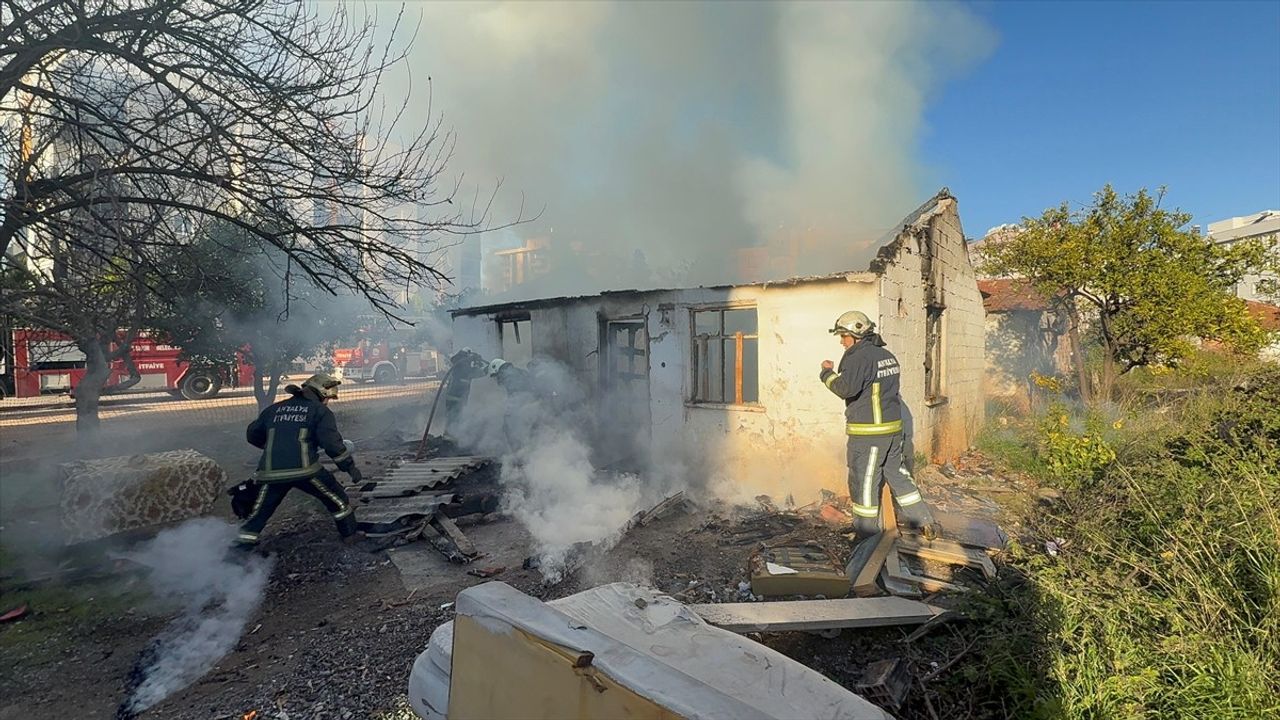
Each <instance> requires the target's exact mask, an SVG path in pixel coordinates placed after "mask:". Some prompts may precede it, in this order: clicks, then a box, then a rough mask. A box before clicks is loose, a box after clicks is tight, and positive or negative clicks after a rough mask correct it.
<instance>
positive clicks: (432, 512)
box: [356, 455, 498, 563]
mask: <svg viewBox="0 0 1280 720" xmlns="http://www.w3.org/2000/svg"><path fill="white" fill-rule="evenodd" d="M492 461H493V460H492V458H488V457H480V456H472V455H466V456H460V457H439V458H431V459H430V460H424V461H420V462H404V463H401V464H400V465H398V466H396V467H394V468H392V469H391V471H390V472H389V473H388V475H387V476H386V477H385V478H384V479H380V480H376V481H373V482H369V483H366V484H365V485H364V486H362V487H361V488H360V493H359V501H360V503H361V506H360V508H359V509H358V511H357V515H356V516H357V518H358V519H359V527H360V529H361V530H362V531H363V532H364V533H365V535H366V536H367V537H370V538H382V539H384V540H385V541H386V542H385V543H384V544H385V545H387V546H389V545H401V544H405V543H409V542H414V541H416V540H426V541H427V542H429V543H431V545H432V546H433V547H434V548H436V549H437V550H439V551H440V553H441V554H443V555H444V556H445V557H446V558H448V559H449V561H450V562H455V563H469V562H471V561H472V560H475V559H476V558H477V557H480V556H481V553H480V552H479V551H478V550H477V549H476V547H475V545H474V544H473V543H472V542H471V540H469V539H468V538H467V536H466V534H465V533H463V532H462V530H461V529H459V528H458V525H457V524H456V523H455V522H454V519H455V518H461V517H464V516H471V515H476V514H487V513H492V512H494V511H495V510H497V508H498V496H497V495H496V494H493V493H486V492H467V493H464V492H461V490H460V488H459V487H458V481H459V480H461V479H462V478H464V477H466V476H468V475H470V474H472V473H474V472H476V471H478V470H480V469H482V468H484V467H485V466H487V465H489V464H490V463H491V462H492Z"/></svg>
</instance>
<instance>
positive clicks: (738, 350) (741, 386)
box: [687, 304, 760, 409]
mask: <svg viewBox="0 0 1280 720" xmlns="http://www.w3.org/2000/svg"><path fill="white" fill-rule="evenodd" d="M738 310H749V311H751V313H752V314H753V315H754V317H755V330H754V331H753V332H750V333H745V332H736V333H733V334H732V335H730V334H726V332H725V329H724V327H725V313H726V312H733V311H738ZM699 314H715V315H717V316H718V322H717V327H718V328H719V329H718V332H717V333H716V334H710V333H702V334H699V333H698V316H699ZM689 338H690V352H689V357H690V363H689V365H690V371H691V372H690V375H689V399H688V401H687V402H688V404H690V405H694V406H700V407H735V408H750V409H758V408H760V313H759V310H758V309H757V307H756V305H755V304H749V305H707V306H699V307H693V308H690V309H689ZM748 340H754V341H755V342H754V344H753V345H752V347H753V348H754V352H755V368H756V375H755V387H754V388H753V392H752V393H748V392H747V381H746V378H745V377H744V376H745V372H744V369H743V368H744V365H745V363H744V362H743V355H744V352H745V349H746V345H747V343H746V341H748ZM713 341H714V342H718V343H720V344H721V348H720V355H719V357H720V372H719V375H720V379H719V386H720V393H719V395H720V397H721V398H725V396H726V395H727V394H728V390H729V388H728V387H727V385H728V383H729V381H730V378H731V377H732V378H733V396H732V397H731V398H725V399H719V400H717V399H710V398H709V397H708V396H709V395H710V394H711V392H710V390H711V388H710V380H711V376H710V373H707V374H706V376H705V377H704V376H703V375H704V373H703V370H704V369H703V367H702V365H703V362H702V360H703V358H705V357H708V355H709V353H708V350H707V348H708V345H709V343H710V342H713ZM730 342H732V343H733V344H734V345H733V347H734V359H735V362H734V368H733V372H732V374H730V372H729V369H728V368H726V367H725V365H726V357H727V353H726V352H725V346H726V345H727V344H728V343H730ZM748 394H752V395H754V396H755V399H754V400H746V399H745V397H746V396H747V395H748Z"/></svg>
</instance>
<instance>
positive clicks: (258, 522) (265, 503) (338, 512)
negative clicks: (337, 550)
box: [236, 468, 356, 545]
mask: <svg viewBox="0 0 1280 720" xmlns="http://www.w3.org/2000/svg"><path fill="white" fill-rule="evenodd" d="M290 490H301V491H302V492H304V493H306V494H308V495H310V496H311V497H313V498H315V499H317V500H319V501H320V503H321V504H322V505H324V509H325V510H328V511H329V514H330V515H332V516H333V520H334V522H335V523H337V525H338V534H339V535H341V536H342V537H347V536H349V535H351V534H353V533H355V531H356V513H355V508H353V507H352V506H351V500H350V499H348V498H347V492H346V491H345V490H343V489H342V486H341V485H339V484H338V480H337V478H335V477H334V476H333V473H331V472H329V471H328V470H327V469H325V468H321V469H320V472H319V473H318V474H316V475H315V476H314V477H309V478H302V479H300V480H289V481H287V482H274V483H263V484H262V486H261V487H260V488H259V489H258V496H257V497H256V498H254V501H253V508H252V509H251V510H250V511H249V517H248V518H247V519H246V520H245V521H244V524H243V525H241V526H240V534H239V536H237V538H236V542H237V543H239V544H240V545H256V544H257V543H258V535H259V534H260V533H261V532H262V528H264V527H266V525H267V521H268V520H270V519H271V516H272V515H274V514H275V512H276V509H277V508H279V507H280V503H281V502H282V501H283V500H284V496H285V495H288V494H289V491H290Z"/></svg>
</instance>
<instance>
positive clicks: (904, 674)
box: [853, 658, 911, 710]
mask: <svg viewBox="0 0 1280 720" xmlns="http://www.w3.org/2000/svg"><path fill="white" fill-rule="evenodd" d="M853 688H854V689H855V690H857V691H858V692H859V693H860V694H861V695H864V696H865V697H866V698H867V699H868V700H870V701H871V702H873V703H875V704H877V705H879V706H880V707H887V708H889V709H891V710H897V709H898V708H900V707H902V701H903V700H906V699H907V691H908V690H910V689H911V673H910V672H909V671H908V670H907V665H906V663H904V662H902V660H901V659H900V658H889V659H887V660H877V661H876V662H873V663H871V664H870V665H868V666H867V669H866V672H864V673H863V674H862V677H861V678H860V679H859V680H858V682H856V683H854V686H853Z"/></svg>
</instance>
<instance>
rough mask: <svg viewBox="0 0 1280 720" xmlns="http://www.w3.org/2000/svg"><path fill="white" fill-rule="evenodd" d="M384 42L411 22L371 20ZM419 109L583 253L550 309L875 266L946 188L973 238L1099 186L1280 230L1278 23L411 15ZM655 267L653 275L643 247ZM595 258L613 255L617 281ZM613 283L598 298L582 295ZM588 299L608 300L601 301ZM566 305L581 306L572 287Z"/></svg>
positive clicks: (456, 10)
mask: <svg viewBox="0 0 1280 720" xmlns="http://www.w3.org/2000/svg"><path fill="white" fill-rule="evenodd" d="M369 7H372V8H373V10H374V11H375V12H377V13H378V17H379V21H380V23H381V24H382V25H384V26H385V24H386V21H387V20H388V19H390V18H391V17H393V16H394V13H395V12H396V10H397V9H398V7H399V5H398V3H391V2H384V3H375V4H373V5H371V6H369ZM408 17H409V21H410V24H413V23H416V22H419V21H420V23H421V25H420V27H419V29H418V32H417V36H416V38H415V39H414V41H413V44H412V47H411V52H410V57H411V63H410V68H411V72H412V85H410V83H409V81H408V79H407V77H397V78H393V79H392V81H391V82H390V83H389V84H388V85H387V90H388V95H389V96H391V97H393V98H397V97H401V96H403V95H404V94H405V93H406V92H409V91H410V89H411V91H412V92H411V95H410V97H411V101H410V102H411V111H412V112H415V113H424V112H425V109H426V102H425V100H426V92H425V91H426V88H427V77H428V76H430V77H431V79H432V82H431V88H432V92H433V101H434V102H433V106H432V108H433V111H435V112H437V113H443V116H444V120H445V122H446V124H447V125H449V126H450V127H452V128H453V129H454V131H455V132H456V133H457V149H456V154H455V156H454V158H453V161H452V164H451V166H450V169H451V171H452V172H454V173H461V174H465V183H464V187H467V188H471V189H474V188H477V187H478V188H480V189H481V190H482V191H484V190H487V189H490V188H492V187H493V185H494V183H495V182H496V181H497V180H498V179H499V178H501V179H502V180H503V181H504V186H503V192H502V194H501V196H500V202H499V204H498V206H497V207H496V209H495V217H496V218H498V219H503V218H505V217H513V216H514V214H515V211H516V208H517V207H518V206H519V203H521V202H523V203H524V206H525V208H526V209H530V208H531V209H535V210H536V209H541V208H545V212H544V213H543V215H542V217H541V218H540V219H539V220H538V221H537V222H532V223H529V224H527V225H523V226H521V227H519V228H518V229H517V230H516V232H515V234H514V235H507V236H491V237H490V238H489V239H488V240H487V241H486V242H488V243H489V244H497V243H501V242H504V241H505V242H511V241H512V240H515V239H516V237H515V236H516V235H519V236H543V237H545V236H550V237H552V238H553V239H554V241H555V244H556V246H557V247H560V248H566V247H569V246H570V245H574V246H577V247H581V248H587V249H589V253H594V255H592V256H591V258H592V259H582V258H587V255H583V254H579V255H578V256H577V257H578V259H582V262H583V263H585V264H586V265H587V266H588V267H587V269H588V270H590V272H584V267H582V266H573V265H572V263H568V262H561V263H557V266H558V267H561V268H565V269H569V270H571V272H569V273H568V277H563V278H557V283H560V284H561V285H562V286H560V287H557V288H555V289H558V290H563V291H566V292H567V291H575V292H576V291H580V290H584V289H600V288H603V287H633V286H637V285H646V284H651V283H656V284H666V283H669V282H689V283H707V282H721V281H725V280H731V279H735V278H733V277H732V265H733V263H732V261H731V260H729V259H730V258H732V257H733V254H734V251H736V250H738V249H740V248H752V247H755V248H759V247H765V248H769V249H770V252H771V253H773V254H783V253H785V250H786V248H787V247H788V244H789V243H791V242H793V241H794V240H795V239H796V238H797V237H803V238H805V239H806V241H807V243H808V244H807V249H806V250H805V252H803V253H802V255H801V265H800V267H799V268H798V270H799V271H801V272H834V271H838V270H844V269H861V268H863V267H865V265H866V261H867V260H868V259H869V257H870V255H871V252H872V250H873V249H874V245H875V243H876V241H878V240H879V239H881V238H882V237H883V236H884V235H885V233H887V232H888V231H889V230H890V229H892V227H893V226H894V225H895V224H896V222H897V221H898V220H899V219H900V218H901V217H903V216H904V215H905V214H907V213H908V212H909V211H910V210H912V209H913V208H914V207H916V206H917V205H918V204H920V203H921V202H922V201H924V200H925V199H927V198H928V197H929V196H931V195H932V194H933V193H934V192H935V191H936V190H937V189H938V188H939V187H942V186H944V185H945V186H949V187H950V188H951V190H952V192H953V193H954V194H955V195H956V196H957V197H958V198H959V200H960V211H961V217H962V220H963V222H964V225H965V230H966V233H967V234H968V235H970V236H971V237H979V236H981V235H982V234H983V233H984V232H985V231H986V229H987V228H989V227H991V226H993V225H997V224H1000V223H1003V222H1010V221H1017V220H1018V219H1019V218H1020V217H1021V216H1023V215H1028V214H1030V215H1034V214H1038V213H1039V212H1040V211H1041V210H1043V209H1044V208H1046V207H1048V206H1051V205H1056V204H1057V203H1059V202H1061V201H1063V200H1070V201H1072V202H1086V201H1088V199H1089V195H1090V193H1091V192H1093V191H1094V190H1097V189H1098V188H1099V187H1100V186H1101V185H1102V184H1103V183H1105V182H1108V181H1109V182H1112V183H1114V184H1116V185H1117V187H1119V188H1120V189H1121V190H1124V191H1132V190H1136V189H1137V188H1139V187H1142V186H1149V187H1155V186H1158V185H1162V184H1163V185H1168V186H1169V188H1170V195H1169V199H1170V203H1171V204H1174V205H1178V206H1180V207H1182V208H1183V209H1186V210H1188V211H1191V212H1193V213H1194V214H1195V215H1196V218H1197V222H1202V223H1207V222H1208V221H1210V220H1214V219H1220V218H1222V217H1227V216H1230V215H1237V214H1246V213H1250V212H1255V211H1257V210H1261V209H1264V208H1267V207H1280V43H1278V42H1277V40H1276V38H1277V37H1280V3H1274V2H1271V3H1267V2H1256V3H1241V4H1231V3H1225V2H1217V3H1204V4H1193V3H1179V2H1167V3H1156V2H1143V3H1126V4H1121V3H1087V2H1072V3H1065V4H1052V3H987V4H958V3H946V2H929V3H923V4H910V3H906V2H891V3H875V2H858V3H847V4H844V3H837V2H813V3H793V4H786V5H771V4H766V3H740V4H738V3H702V4H692V3H687V4H684V3H665V2H664V3H658V2H653V3H625V4H622V3H603V2H600V3H586V2H580V3H567V4H537V3H514V4H510V3H492V2H466V3H443V2H430V3H409V4H408ZM637 249H639V250H640V253H637V252H636V250H637ZM601 258H604V260H603V261H601ZM592 274H594V276H593V277H588V275H592ZM584 284H585V285H588V286H595V287H591V288H584V287H581V286H582V285H584ZM570 286H573V287H570Z"/></svg>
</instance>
